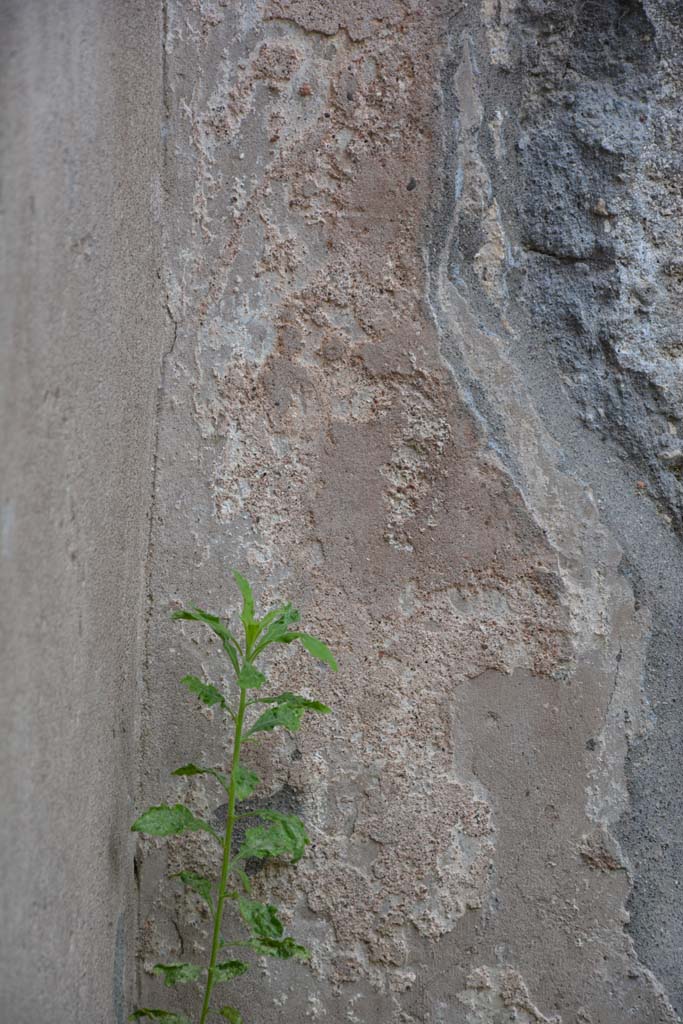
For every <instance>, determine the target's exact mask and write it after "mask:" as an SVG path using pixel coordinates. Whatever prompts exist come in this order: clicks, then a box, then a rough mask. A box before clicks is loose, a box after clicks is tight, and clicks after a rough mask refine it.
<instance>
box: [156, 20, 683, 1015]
mask: <svg viewBox="0 0 683 1024" xmlns="http://www.w3.org/2000/svg"><path fill="white" fill-rule="evenodd" d="M675 8H676V5H675V4H669V5H667V4H666V3H664V2H655V0H652V2H649V3H645V4H641V3H636V2H617V0H605V2H601V3H586V2H583V0H580V2H578V0H577V2H573V3H566V2H564V0H563V2H560V0H556V2H543V0H519V2H513V0H508V2H505V0H501V2H493V0H484V2H482V3H478V4H459V3H457V2H443V3H439V2H433V3H430V4H427V5H425V4H419V3H417V2H412V0H366V2H362V3H358V2H353V0H339V2H337V3H335V4H333V5H332V4H323V3H313V2H310V0H260V2H258V3H255V2H250V3H238V2H235V3H219V4H210V3H203V2H196V3H189V2H179V0H170V2H169V4H168V8H167V12H166V29H165V54H166V58H165V59H166V82H165V96H166V109H167V116H168V121H167V138H168V147H167V163H166V184H167V190H166V197H167V198H166V201H167V203H168V206H167V209H166V212H165V214H164V217H163V222H164V229H165V246H164V247H165V287H166V291H167V299H168V312H169V316H170V317H171V319H172V320H173V323H174V325H175V329H176V342H175V346H174V348H173V351H172V352H171V353H170V355H169V358H168V359H167V361H166V364H165V373H164V396H163V404H162V412H161V421H160V435H159V452H158V459H159V461H158V473H157V479H156V493H155V516H154V529H153V559H152V566H153V570H152V579H151V594H152V598H153V608H154V620H153V629H152V632H151V634H150V648H149V673H148V676H147V690H146V699H147V702H148V703H147V716H146V721H147V727H146V729H145V730H144V739H145V757H146V762H147V763H148V764H151V765H154V766H155V767H154V770H153V771H150V772H149V773H148V775H147V776H146V778H145V780H144V787H143V788H144V789H145V791H146V793H147V795H148V796H149V797H152V796H153V795H156V794H157V793H158V787H159V785H160V778H161V777H160V775H159V773H158V771H157V766H160V767H162V768H164V769H165V768H166V767H170V766H171V764H172V763H173V764H175V763H178V761H179V759H182V758H183V757H184V756H185V755H188V756H190V755H195V754H196V753H197V752H198V749H201V747H202V745H203V746H204V748H205V751H204V752H205V753H206V754H207V756H216V757H217V756H219V753H220V749H221V744H220V738H219V737H220V729H218V728H217V729H216V732H215V735H216V740H215V746H212V745H211V744H210V743H209V742H208V741H207V740H206V739H205V738H203V739H201V738H200V737H205V736H206V723H205V722H201V729H200V728H199V727H198V726H197V725H196V724H195V712H194V709H193V708H192V707H191V706H190V705H189V704H186V705H184V704H183V702H182V700H179V699H178V698H172V699H171V703H170V705H169V690H168V686H167V684H168V683H170V682H171V681H172V680H173V679H174V677H177V676H178V673H179V671H185V670H192V669H193V668H194V669H197V668H200V667H203V668H204V669H205V670H206V671H208V672H209V673H210V672H211V671H212V670H214V671H217V670H218V669H217V667H216V663H215V662H214V659H213V657H212V656H207V655H206V647H205V646H200V647H197V646H195V644H196V639H195V634H194V633H190V631H188V632H187V633H186V634H182V631H179V630H178V627H172V626H169V625H167V624H166V615H167V612H168V610H169V609H170V608H172V607H173V606H174V605H175V603H176V602H178V601H186V600H189V599H192V598H196V599H197V600H201V602H202V603H203V604H204V605H206V606H210V607H213V608H214V609H215V610H218V611H220V612H227V611H228V610H230V608H231V607H234V603H232V604H231V602H233V597H232V595H231V594H230V590H229V587H228V585H227V584H226V578H227V570H228V567H229V566H231V565H237V566H239V567H241V568H242V569H243V570H244V571H246V572H248V574H250V575H251V576H252V577H254V578H255V579H256V581H257V583H258V589H259V592H260V594H261V595H262V596H263V598H264V599H266V600H270V599H273V598H275V597H276V596H282V595H286V596H290V597H292V598H293V599H295V600H296V601H298V602H299V603H300V605H301V606H302V608H303V609H304V610H305V612H306V614H307V616H308V620H309V621H311V622H312V624H313V625H314V626H315V627H316V629H317V630H318V631H319V632H320V633H321V634H322V635H324V636H326V637H329V638H330V639H331V640H332V641H333V642H334V646H335V648H336V649H337V651H338V653H339V655H340V659H341V663H342V671H341V672H340V674H339V676H338V677H337V678H335V679H334V681H332V682H331V681H330V680H329V679H328V678H327V677H326V676H324V675H322V674H318V672H317V671H316V670H315V669H310V668H309V669H306V670H305V673H306V674H305V675H303V676H302V677H301V678H300V680H299V681H300V683H301V684H302V685H303V686H307V687H310V689H311V691H315V692H318V693H319V692H321V690H322V691H323V692H324V693H325V694H326V695H327V697H326V699H329V701H330V703H332V704H333V706H334V709H335V716H334V718H331V719H330V720H329V721H326V722H325V723H324V725H323V726H322V727H319V728H318V729H308V730H306V731H304V732H303V733H302V734H301V735H300V737H297V738H296V740H294V739H291V738H282V737H273V738H272V740H271V741H270V742H269V743H268V744H267V746H266V747H265V748H264V749H263V750H262V751H261V752H260V753H259V755H258V757H257V758H255V760H254V765H255V766H256V765H257V763H258V767H259V769H260V771H261V772H262V773H264V774H265V776H266V778H267V780H268V788H269V790H270V792H271V799H274V800H279V801H281V803H282V805H283V806H290V807H291V806H294V807H296V808H297V809H298V811H299V813H301V814H302V815H303V817H304V818H305V819H306V821H307V823H308V825H309V828H310V829H311V831H312V834H313V836H314V839H315V842H314V846H313V850H312V853H311V855H310V856H309V857H308V858H307V859H306V860H305V862H303V863H302V864H301V865H300V866H299V868H298V869H297V870H296V872H289V871H287V870H281V869H277V870H273V869H271V870H269V871H268V872H267V873H265V875H264V877H263V880H262V881H263V887H264V889H263V891H264V892H265V891H271V892H272V891H275V892H276V893H278V895H279V896H280V898H281V899H282V900H284V901H285V903H286V904H287V906H288V908H289V911H290V913H291V916H292V919H293V920H294V921H295V922H296V925H297V927H298V929H299V931H300V932H303V933H304V934H306V935H307V937H308V940H309V941H310V943H311V944H312V946H313V949H314V964H313V969H312V973H311V975H310V976H306V977H305V979H303V978H302V977H301V976H299V977H298V978H297V977H294V976H293V972H292V971H291V970H290V969H286V970H284V971H282V972H280V971H279V970H278V969H277V968H273V967H272V966H271V965H270V964H268V965H267V966H265V967H264V968H263V970H264V972H265V973H266V974H267V975H268V977H269V978H270V979H271V981H272V984H273V996H272V997H265V998H264V997H263V996H261V997H258V998H259V1000H260V1001H259V1002H258V1004H257V1005H258V1008H259V1010H258V1017H259V1020H260V1021H262V1022H267V1021H275V1020H284V1019H288V1020H289V1019H291V1020H294V1019H297V1020H298V1019H309V1018H310V1019H313V1020H316V1019H320V1020H322V1019H326V1020H330V1021H331V1020H334V1021H351V1022H357V1021H387V1022H389V1021H390V1022H392V1024H394V1022H396V1024H399V1022H401V1024H416V1022H421V1024H422V1022H433V1024H436V1022H439V1024H446V1022H452V1021H458V1022H467V1024H470V1022H471V1024H474V1022H480V1021H481V1022H484V1021H486V1022H491V1021H494V1020H496V1021H498V1020H500V1021H502V1020H509V1019H514V1020H519V1021H555V1022H560V1021H561V1022H563V1024H570V1022H571V1024H574V1022H576V1024H579V1022H580V1024H598V1022H599V1024H607V1022H614V1024H617V1022H619V1024H622V1022H624V1021H628V1020H632V1021H634V1022H635V1021H638V1022H645V1021H647V1022H663V1021H673V1020H675V1019H676V1012H677V1010H676V1008H681V1006H683V1002H682V1000H683V989H682V987H681V982H680V972H679V971H678V965H677V963H676V957H675V951H676V949H677V948H680V941H681V913H680V910H681V908H680V899H679V896H678V890H677V888H676V882H677V878H676V876H677V873H678V868H679V864H678V863H677V861H676V858H677V857H679V856H680V854H679V851H680V844H679V843H678V842H677V839H676V837H677V835H678V829H679V826H678V824H677V821H679V820H680V807H679V806H678V803H679V801H680V796H679V787H678V786H677V784H676V781H675V780H676V777H677V775H678V774H679V772H678V770H677V768H678V765H679V764H680V743H678V744H677V742H676V736H677V735H680V724H681V723H680V714H679V712H678V706H677V704H676V703H675V694H676V690H677V688H678V686H679V681H680V671H679V670H678V669H677V662H676V659H677V657H678V656H679V655H678V654H677V646H676V645H677V643H679V642H680V641H679V639H678V638H679V636H680V628H678V629H677V628H676V624H677V623H678V626H679V627H680V617H681V611H680V593H679V591H680V586H679V585H678V584H677V578H678V579H680V567H681V555H680V532H679V527H680V508H681V506H680V473H679V469H680V466H681V464H683V463H682V461H681V460H682V459H683V456H681V447H680V446H681V441H680V439H679V436H678V427H679V423H680V414H681V362H680V360H681V348H680V344H679V334H680V331H679V328H678V314H679V312H680V299H679V295H680V287H679V285H680V280H679V278H680V266H679V263H680V257H679V255H678V253H677V245H676V235H677V232H678V230H679V227H680V218H678V216H677V215H678V213H679V205H680V199H679V188H680V181H679V172H678V170H677V166H676V161H677V160H678V156H677V152H678V148H679V144H678V140H679V137H680V106H679V103H680V95H681V93H680V67H679V66H678V65H677V63H676V62H677V60H680V53H681V52H682V51H681V39H680V12H679V13H678V14H677V13H676V9H675ZM287 671H288V666H287V660H286V659H284V661H277V662H276V663H275V664H274V665H273V668H272V673H273V676H274V677H275V679H276V680H277V679H280V677H282V678H286V677H287ZM296 671H297V673H298V672H299V667H298V665H297V669H296ZM171 692H172V691H171ZM162 722H163V723H164V724H163V728H162V729H161V730H160V729H159V725H160V723H162ZM672 769H673V770H672ZM189 788H190V790H191V792H192V793H193V794H194V796H195V798H196V799H198V800H199V801H200V802H204V803H205V806H206V808H207V810H208V811H209V812H210V813H216V814H217V815H218V816H220V808H217V807H216V806H215V800H214V799H213V797H212V796H211V794H210V791H208V790H207V791H205V790H204V788H203V787H202V786H200V785H199V786H198V785H196V784H195V783H192V785H190V787H189ZM179 791H180V792H183V791H184V790H183V789H182V788H181V789H180V790H179ZM208 855H209V854H208V853H207V850H206V848H205V846H204V845H203V844H202V843H200V842H195V843H191V844H188V845H184V846H182V847H181V846H180V845H178V846H177V847H175V848H171V849H170V850H169V849H168V848H166V849H165V850H164V851H161V850H157V849H156V848H155V846H154V845H153V844H150V846H149V847H147V848H143V850H141V877H142V907H141V941H142V956H143V961H142V974H141V982H142V989H143V991H144V992H145V993H148V992H149V993H151V992H152V991H154V990H155V988H156V986H157V983H156V982H154V981H153V980H150V979H149V977H148V976H147V973H146V970H145V966H146V965H147V967H148V966H149V964H150V962H153V958H154V957H155V956H156V954H157V951H158V950H159V949H161V951H162V952H163V953H164V954H166V955H168V956H173V955H177V954H179V953H180V951H181V950H182V951H183V953H185V954H188V953H189V954H192V953H194V952H197V951H199V950H200V949H202V948H205V945H206V937H205V936H206V927H205V923H204V922H203V921H202V919H201V916H200V915H199V912H198V910H197V907H196V906H195V904H194V902H193V901H192V900H191V899H190V900H189V901H188V898H187V897H185V896H181V895H178V896H177V903H176V904H175V905H173V904H172V905H171V906H170V908H169V904H168V902H167V899H168V897H167V896H165V897H164V898H162V899H159V897H158V895H157V890H156V884H157V881H158V878H159V877H160V875H161V873H162V871H164V870H165V869H166V868H167V867H169V866H170V867H176V866H177V864H178V863H179V858H180V857H182V858H187V857H188V856H190V857H194V858H195V859H196V860H197V862H198V863H204V862H205V859H206V857H207V856H208ZM259 884H261V880H260V878H257V885H259ZM188 922H189V923H188ZM243 991H244V993H245V996H244V998H245V1005H249V1004H251V1005H253V1003H254V999H256V998H257V997H256V996H255V995H251V994H250V992H249V988H248V986H244V989H243Z"/></svg>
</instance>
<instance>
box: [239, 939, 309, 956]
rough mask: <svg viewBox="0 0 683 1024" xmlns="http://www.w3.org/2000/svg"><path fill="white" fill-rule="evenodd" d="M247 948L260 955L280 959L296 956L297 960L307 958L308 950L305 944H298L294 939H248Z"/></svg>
mask: <svg viewBox="0 0 683 1024" xmlns="http://www.w3.org/2000/svg"><path fill="white" fill-rule="evenodd" d="M249 948H250V949H253V950H254V952H255V953H261V955H262V956H276V957H278V959H280V960H289V959H291V957H296V959H297V960H308V958H309V957H310V955H311V954H310V953H309V951H308V950H307V949H306V947H305V946H300V945H299V943H298V942H295V941H294V939H292V938H289V937H287V938H286V939H250V940H249Z"/></svg>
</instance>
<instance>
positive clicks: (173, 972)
mask: <svg viewBox="0 0 683 1024" xmlns="http://www.w3.org/2000/svg"><path fill="white" fill-rule="evenodd" d="M152 970H153V971H154V973H155V974H160V975H161V976H162V978H163V979H164V985H168V986H171V985H183V984H185V983H186V982H188V981H196V980H197V978H200V977H201V975H202V971H203V970H204V968H203V967H199V966H198V965H197V964H155V965H154V967H153V968H152Z"/></svg>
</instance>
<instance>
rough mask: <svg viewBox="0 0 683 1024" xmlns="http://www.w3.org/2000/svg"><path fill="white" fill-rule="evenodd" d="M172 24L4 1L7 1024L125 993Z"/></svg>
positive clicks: (2, 720)
mask: <svg viewBox="0 0 683 1024" xmlns="http://www.w3.org/2000/svg"><path fill="white" fill-rule="evenodd" d="M160 38H161V16H160V12H159V11H158V10H156V5H149V4H145V3H133V2H130V3H129V2H119V0H117V2H116V3H114V4H112V3H108V2H106V0H102V2H99V3H92V2H77V0H67V2H60V3H43V2H31V0H29V2H26V3H10V2H7V0H4V2H2V3H0V124H1V134H2V141H1V143H0V175H1V177H2V183H1V187H2V194H1V198H0V246H1V247H2V262H1V280H0V324H1V329H0V330H1V338H2V346H1V352H0V436H1V438H2V444H1V445H0V496H1V497H0V523H1V526H2V549H1V562H0V565H1V579H2V585H1V586H0V606H1V610H0V637H1V647H2V687H1V693H0V734H1V736H2V739H1V742H0V779H1V780H2V781H1V783H0V788H1V790H2V799H1V801H0V802H1V803H2V826H1V829H0V831H1V847H2V853H1V855H0V856H1V867H0V879H1V881H0V890H1V892H2V928H0V965H1V966H0V1020H2V1021H3V1024H5V1022H6V1024H10V1022H11V1024H38V1022H39V1021H48V1020H51V1021H60V1022H64V1024H66V1022H67V1021H69V1022H74V1024H76V1022H79V1024H105V1022H106V1024H110V1022H111V1024H121V1022H122V1021H123V1020H124V1019H125V1013H126V1012H128V1011H129V1007H130V1002H131V999H132V989H131V982H132V978H133V975H132V972H131V970H130V964H131V958H132V954H133V952H134V946H135V937H134V926H135V885H134V877H133V871H132V854H133V844H132V843H131V841H130V833H129V832H128V826H129V823H130V820H131V815H132V813H133V810H134V806H135V798H136V785H137V777H138V775H137V741H136V736H135V730H136V721H137V712H138V696H137V695H138V687H139V677H140V670H141V657H142V646H141V641H142V637H143V632H144V625H145V615H144V608H145V605H144V578H145V561H146V557H147V542H148V534H149V521H148V513H149V501H150V486H151V483H150V482H151V476H152V452H153V447H152V441H153V434H154V422H155V416H154V414H155V408H156V399H157V385H158V382H159V367H160V359H161V352H162V349H163V347H164V346H165V345H167V344H170V337H171V335H170V334H169V332H168V328H167V320H166V318H165V313H164V308H163V301H162V293H161V289H160V285H159V279H158V276H157V271H158V267H159V248H158V236H159V230H158V224H157V221H156V219H155V218H156V214H155V210H156V209H158V205H159V201H158V193H159V189H160V167H161V163H160V158H161V131H160V125H161V97H162V93H161V56H160V55H161V47H160Z"/></svg>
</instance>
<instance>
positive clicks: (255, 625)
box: [232, 569, 260, 655]
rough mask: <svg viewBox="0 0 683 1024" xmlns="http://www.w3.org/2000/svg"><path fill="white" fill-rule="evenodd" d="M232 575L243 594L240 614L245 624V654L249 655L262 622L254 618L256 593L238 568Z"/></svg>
mask: <svg viewBox="0 0 683 1024" xmlns="http://www.w3.org/2000/svg"><path fill="white" fill-rule="evenodd" d="M232 575H233V577H234V579H235V583H236V584H237V586H238V587H239V588H240V593H241V594H242V614H241V615H240V618H241V620H242V625H243V626H244V635H245V637H246V641H247V649H246V651H245V652H244V653H245V655H248V654H249V650H250V648H251V644H252V641H253V640H255V639H256V637H257V636H258V633H259V628H260V623H259V622H258V621H257V620H256V619H255V618H254V595H253V593H252V591H251V587H250V586H249V583H248V582H247V580H245V578H244V576H242V575H241V573H239V572H237V570H236V569H233V571H232Z"/></svg>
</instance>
